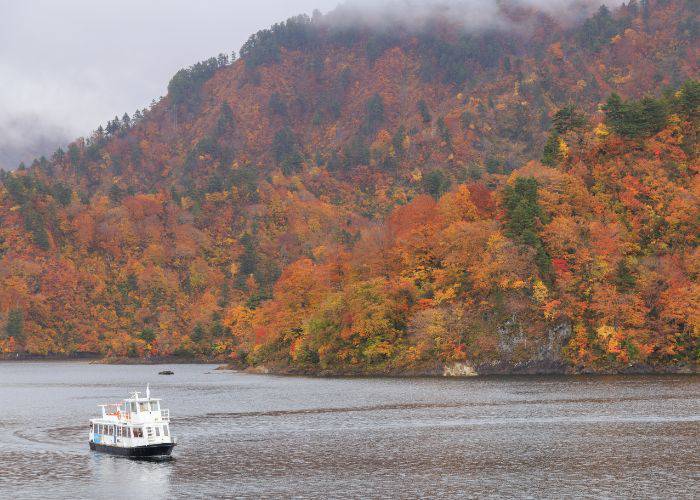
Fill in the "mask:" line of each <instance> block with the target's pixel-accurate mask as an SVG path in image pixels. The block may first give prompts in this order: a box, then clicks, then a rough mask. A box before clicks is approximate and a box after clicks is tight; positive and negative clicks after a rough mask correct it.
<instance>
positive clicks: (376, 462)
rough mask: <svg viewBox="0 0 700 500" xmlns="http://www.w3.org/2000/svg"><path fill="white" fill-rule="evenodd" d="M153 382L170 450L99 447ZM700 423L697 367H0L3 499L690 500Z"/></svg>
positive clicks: (695, 486)
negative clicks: (491, 373) (455, 376)
mask: <svg viewBox="0 0 700 500" xmlns="http://www.w3.org/2000/svg"><path fill="white" fill-rule="evenodd" d="M164 368H169V369H173V370H174V371H175V375H173V376H159V375H157V373H158V371H160V370H163V369H164ZM146 382H150V383H151V389H152V393H153V394H154V396H156V397H162V398H164V405H163V406H164V407H168V408H170V411H171V415H172V417H173V420H172V431H173V434H174V435H175V436H177V438H178V441H179V444H178V446H177V447H176V448H175V451H174V457H175V459H174V460H172V461H170V462H157V463H153V462H141V461H134V460H129V459H126V458H121V457H112V456H109V455H102V454H98V453H93V452H91V451H90V450H89V448H88V443H87V432H88V426H87V421H88V419H89V418H91V417H93V416H95V415H96V413H97V410H98V408H97V407H96V405H97V404H99V403H103V402H114V401H117V400H119V399H121V398H124V397H126V396H127V395H128V394H127V393H128V392H129V391H131V390H136V389H139V388H140V387H141V386H143V385H145V383H146ZM699 431H700V378H698V377H691V376H663V377H595V378H593V377H568V378H565V377H561V378H559V377H556V378H551V377H550V378H478V379H468V380H444V379H312V378H293V377H273V376H256V375H247V374H240V373H234V372H230V371H215V370H214V366H211V365H174V366H167V367H164V366H108V365H90V364H87V363H81V362H70V363H59V362H53V363H30V362H27V363H0V497H3V498H94V497H103V498H128V499H133V498H185V497H276V498H279V497H322V498H340V497H344V498H347V497H364V498H368V497H394V498H405V497H418V496H420V497H449V496H451V497H456V496H461V497H497V496H506V497H550V498H561V497H567V496H568V497H582V496H587V497H635V498H640V497H665V498H671V497H675V498H678V497H683V498H693V497H694V496H696V495H697V492H698V490H699V489H700V488H699V485H700V478H699V472H700V458H699V457H700V439H699V436H700V433H699Z"/></svg>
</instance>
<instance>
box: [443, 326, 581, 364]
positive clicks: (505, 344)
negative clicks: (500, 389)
mask: <svg viewBox="0 0 700 500" xmlns="http://www.w3.org/2000/svg"><path fill="white" fill-rule="evenodd" d="M496 332H497V334H498V339H499V342H498V346H499V349H500V351H501V357H500V359H498V360H497V361H492V362H487V363H473V362H464V363H452V364H449V365H445V366H444V367H443V376H445V377H473V376H476V375H490V374H493V375H495V374H503V375H505V374H552V373H569V372H571V371H572V369H573V368H572V367H571V366H570V365H569V363H567V362H566V361H565V360H564V357H563V355H562V350H563V348H564V346H565V345H566V343H567V342H568V340H569V339H570V338H571V335H572V328H571V323H570V322H568V321H562V322H560V323H558V324H556V325H554V326H552V327H551V328H549V329H548V330H547V331H546V338H543V339H542V340H541V341H540V342H537V341H536V340H533V339H532V338H530V339H528V338H527V336H526V335H525V332H524V330H523V328H522V326H521V324H520V323H519V321H518V318H517V317H516V316H513V317H511V318H510V319H509V320H508V321H507V322H505V323H504V324H503V325H502V326H501V327H499V328H498V329H497V331H496ZM528 344H529V345H528ZM526 353H530V354H529V355H528V354H526ZM523 354H525V356H524V357H523Z"/></svg>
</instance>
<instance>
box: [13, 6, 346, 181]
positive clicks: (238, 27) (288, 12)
mask: <svg viewBox="0 0 700 500" xmlns="http://www.w3.org/2000/svg"><path fill="white" fill-rule="evenodd" d="M338 3H339V0H294V1H284V0H255V1H236V0H229V1H226V0H200V1H195V0H118V1H109V2H108V1H100V0H61V1H57V0H0V166H3V164H4V166H5V168H8V167H10V168H14V167H15V166H16V163H17V161H19V157H21V156H23V152H24V155H30V156H33V155H35V154H41V153H43V152H47V151H42V149H47V148H49V149H48V151H50V150H52V149H54V148H55V146H56V145H57V144H58V143H62V142H64V141H66V140H68V139H73V138H75V137H77V136H80V135H85V134H87V133H89V132H90V131H91V130H93V129H95V128H96V127H97V125H98V124H100V123H105V122H106V121H107V120H108V119H111V118H112V117H114V115H115V114H118V115H119V116H121V115H122V114H123V113H124V112H125V111H126V112H128V113H129V114H131V113H132V112H133V111H134V110H135V109H136V108H143V107H145V106H147V105H148V104H149V103H150V102H151V99H153V98H157V97H158V96H161V95H164V94H165V92H166V87H167V84H168V80H169V79H170V77H171V76H172V75H173V74H174V73H175V72H176V71H177V70H178V69H179V68H182V67H184V66H189V65H190V64H193V63H195V62H197V61H200V60H202V59H205V58H207V57H210V56H213V55H216V54H218V53H219V52H226V53H230V52H231V51H232V50H235V51H236V52H238V49H239V48H240V47H241V45H242V44H243V42H245V40H246V39H247V38H248V36H249V35H250V34H252V33H254V32H256V31H258V30H259V29H262V28H266V27H269V26H270V25H272V24H274V23H275V22H278V21H281V20H284V19H286V18H288V17H290V16H293V15H296V14H300V13H308V14H311V12H312V11H313V9H315V8H317V9H319V10H321V11H322V12H324V13H325V12H327V11H328V10H330V9H332V8H333V7H335V6H336V5H337V4H338ZM42 136H44V138H43V139H42Z"/></svg>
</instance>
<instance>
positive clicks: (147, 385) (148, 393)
mask: <svg viewBox="0 0 700 500" xmlns="http://www.w3.org/2000/svg"><path fill="white" fill-rule="evenodd" d="M149 385H150V384H146V399H151V388H150V387H149Z"/></svg>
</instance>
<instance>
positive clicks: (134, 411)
mask: <svg viewBox="0 0 700 500" xmlns="http://www.w3.org/2000/svg"><path fill="white" fill-rule="evenodd" d="M131 413H136V403H135V402H133V401H132V402H131Z"/></svg>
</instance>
